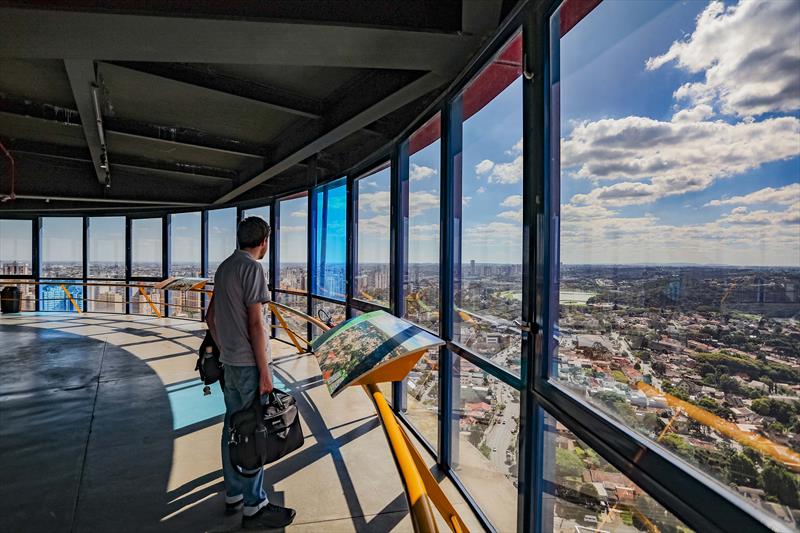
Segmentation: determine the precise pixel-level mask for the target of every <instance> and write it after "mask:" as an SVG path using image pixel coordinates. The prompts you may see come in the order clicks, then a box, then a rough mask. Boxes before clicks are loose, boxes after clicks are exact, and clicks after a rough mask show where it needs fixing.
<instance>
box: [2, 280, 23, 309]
mask: <svg viewBox="0 0 800 533" xmlns="http://www.w3.org/2000/svg"><path fill="white" fill-rule="evenodd" d="M19 304H20V292H19V287H15V286H11V285H9V286H8V287H4V288H3V290H2V291H0V311H2V312H3V313H19V307H20V306H19Z"/></svg>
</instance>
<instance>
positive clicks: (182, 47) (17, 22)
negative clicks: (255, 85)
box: [0, 8, 478, 74]
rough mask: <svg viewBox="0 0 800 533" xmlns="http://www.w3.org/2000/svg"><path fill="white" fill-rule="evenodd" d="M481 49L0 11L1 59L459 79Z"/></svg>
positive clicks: (470, 41)
mask: <svg viewBox="0 0 800 533" xmlns="http://www.w3.org/2000/svg"><path fill="white" fill-rule="evenodd" d="M477 44H478V43H477V41H476V39H475V38H474V37H472V36H465V35H461V34H455V33H441V32H433V31H408V30H398V29H385V28H375V27H372V28H370V27H360V26H344V25H330V24H300V23H291V22H274V21H271V22H262V21H249V20H230V19H224V20H220V19H203V18H191V17H167V16H144V15H123V14H115V13H89V12H78V11H54V10H39V9H21V8H0V57H15V58H62V59H64V58H65V59H71V60H72V59H75V60H97V61H152V62H173V63H239V64H271V65H307V66H327V67H356V68H382V69H408V70H425V71H434V72H439V73H449V74H452V73H453V71H454V70H456V71H457V70H458V69H460V68H461V66H462V64H463V59H464V58H466V57H467V56H468V55H469V54H470V53H471V52H472V51H473V50H474V48H475V47H476V46H477Z"/></svg>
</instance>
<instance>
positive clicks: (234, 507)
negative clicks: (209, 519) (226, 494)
mask: <svg viewBox="0 0 800 533" xmlns="http://www.w3.org/2000/svg"><path fill="white" fill-rule="evenodd" d="M243 507H244V500H239V501H238V502H236V503H228V502H225V514H226V515H232V514H236V513H238V512H239V511H241V510H242V508H243Z"/></svg>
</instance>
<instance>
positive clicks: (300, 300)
mask: <svg viewBox="0 0 800 533" xmlns="http://www.w3.org/2000/svg"><path fill="white" fill-rule="evenodd" d="M275 301H276V302H278V303H280V304H283V305H285V306H287V307H291V308H292V309H296V310H297V311H300V312H301V313H303V314H304V315H305V314H306V311H307V309H306V297H305V296H300V295H297V294H285V293H282V292H279V293H276V294H275ZM266 309H267V308H266V306H265V312H266ZM279 311H280V313H281V316H282V317H283V320H284V321H285V322H286V327H288V328H289V329H290V330H292V332H293V333H294V334H295V336H297V337H299V338H301V339H308V334H307V333H306V329H307V328H306V324H307V322H306V321H305V320H303V319H302V318H300V317H298V316H297V315H295V314H294V313H292V312H291V311H285V310H283V309H280V310H279ZM275 327H276V328H277V329H276V330H275V337H276V338H278V339H281V340H283V341H286V342H288V343H290V344H292V345H294V343H293V341H292V338H291V337H290V336H289V334H288V333H287V332H286V330H285V329H284V328H283V325H282V324H281V323H280V321H278V320H277V319H276V320H275ZM299 343H300V347H301V348H303V349H305V347H306V344H305V343H304V342H303V341H299Z"/></svg>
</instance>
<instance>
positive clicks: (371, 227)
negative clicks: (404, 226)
mask: <svg viewBox="0 0 800 533" xmlns="http://www.w3.org/2000/svg"><path fill="white" fill-rule="evenodd" d="M358 235H359V236H364V235H369V236H376V235H377V236H382V237H386V238H387V239H388V235H389V215H388V214H385V215H375V216H374V217H370V218H362V219H359V221H358Z"/></svg>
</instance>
